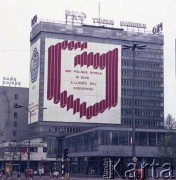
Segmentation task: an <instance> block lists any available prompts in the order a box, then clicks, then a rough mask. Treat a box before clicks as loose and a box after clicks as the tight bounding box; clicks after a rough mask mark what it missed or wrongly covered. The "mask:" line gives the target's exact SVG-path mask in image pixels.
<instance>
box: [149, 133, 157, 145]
mask: <svg viewBox="0 0 176 180" xmlns="http://www.w3.org/2000/svg"><path fill="white" fill-rule="evenodd" d="M148 140H149V146H156V133H148Z"/></svg>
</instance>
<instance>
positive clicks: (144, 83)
mask: <svg viewBox="0 0 176 180" xmlns="http://www.w3.org/2000/svg"><path fill="white" fill-rule="evenodd" d="M122 85H125V86H132V85H133V80H132V79H122ZM135 86H142V87H163V82H162V81H146V80H135Z"/></svg>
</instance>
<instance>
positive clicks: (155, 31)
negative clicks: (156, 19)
mask: <svg viewBox="0 0 176 180" xmlns="http://www.w3.org/2000/svg"><path fill="white" fill-rule="evenodd" d="M162 30H163V23H162V22H161V23H160V24H157V25H156V26H154V27H153V29H152V32H153V34H159V33H160V32H162Z"/></svg>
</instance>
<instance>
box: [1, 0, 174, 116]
mask: <svg viewBox="0 0 176 180" xmlns="http://www.w3.org/2000/svg"><path fill="white" fill-rule="evenodd" d="M98 2H100V16H101V18H105V19H112V20H114V22H115V26H116V27H119V24H120V21H129V22H138V23H145V24H146V25H147V30H148V31H151V30H152V27H153V26H155V25H157V24H158V23H160V22H163V24H164V31H163V34H164V36H165V37H164V38H165V45H164V85H165V88H164V94H165V103H164V104H165V116H166V115H167V114H168V113H171V114H172V115H173V116H174V117H176V79H175V38H176V0H87V1H86V0H62V1H61V0H0V85H2V77H3V76H13V77H16V78H17V80H18V81H21V83H22V86H23V87H28V86H29V62H30V43H29V37H30V31H31V27H30V25H31V18H32V17H33V16H34V15H35V14H37V16H38V19H48V20H55V21H65V10H66V9H67V10H73V11H79V12H85V13H86V15H87V19H86V21H85V22H84V23H87V24H90V23H92V17H98V14H99V13H98Z"/></svg>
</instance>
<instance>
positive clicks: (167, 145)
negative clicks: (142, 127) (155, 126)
mask: <svg viewBox="0 0 176 180" xmlns="http://www.w3.org/2000/svg"><path fill="white" fill-rule="evenodd" d="M164 125H165V129H167V130H168V131H166V133H165V136H164V138H163V139H162V140H161V142H160V144H159V146H158V157H159V159H160V161H161V163H162V164H163V163H170V164H171V165H172V166H175V167H176V131H175V130H174V129H175V128H176V120H175V118H173V117H172V115H171V114H168V116H167V118H166V119H165V123H164Z"/></svg>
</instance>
